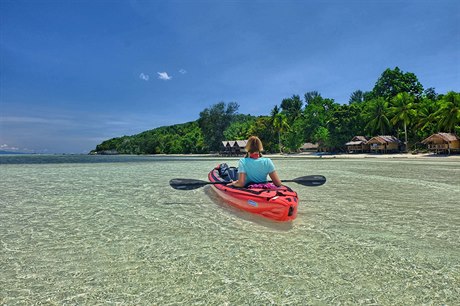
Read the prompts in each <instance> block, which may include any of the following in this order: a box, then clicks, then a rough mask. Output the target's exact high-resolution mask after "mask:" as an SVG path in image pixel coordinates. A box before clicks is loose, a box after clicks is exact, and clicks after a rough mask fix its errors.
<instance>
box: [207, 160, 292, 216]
mask: <svg viewBox="0 0 460 306" xmlns="http://www.w3.org/2000/svg"><path fill="white" fill-rule="evenodd" d="M237 173H238V170H237V169H236V168H235V167H228V166H227V165H226V164H221V165H218V166H217V167H216V168H214V169H212V170H211V172H209V174H208V179H209V181H210V182H231V181H232V180H236V179H237V177H238V176H237ZM212 187H213V188H214V190H215V191H216V192H217V194H218V195H219V196H220V197H222V198H223V199H224V200H225V201H226V202H228V203H229V204H230V205H232V206H234V207H237V208H239V209H241V210H244V211H247V212H250V213H253V214H257V215H260V216H262V217H265V218H268V219H271V220H275V221H282V222H286V221H292V220H294V219H295V218H296V216H297V205H298V202H299V199H298V196H297V193H296V192H295V191H293V190H292V189H291V188H289V187H287V186H282V187H278V188H276V189H262V188H239V187H233V186H228V185H226V184H213V185H212Z"/></svg>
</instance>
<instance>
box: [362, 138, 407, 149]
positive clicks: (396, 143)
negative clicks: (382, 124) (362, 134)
mask: <svg viewBox="0 0 460 306" xmlns="http://www.w3.org/2000/svg"><path fill="white" fill-rule="evenodd" d="M367 144H368V145H370V151H371V152H373V153H390V152H393V153H394V152H400V151H401V145H402V142H401V141H400V140H399V139H398V138H396V137H394V136H387V135H385V136H375V137H372V138H371V139H369V141H367Z"/></svg>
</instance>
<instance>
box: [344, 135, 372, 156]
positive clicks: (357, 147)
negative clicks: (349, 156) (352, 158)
mask: <svg viewBox="0 0 460 306" xmlns="http://www.w3.org/2000/svg"><path fill="white" fill-rule="evenodd" d="M368 140H369V139H367V138H366V137H364V136H355V137H353V139H352V140H350V141H349V142H347V143H346V144H345V146H346V147H347V151H348V153H366V152H369V151H370V145H369V144H368V143H367V141H368Z"/></svg>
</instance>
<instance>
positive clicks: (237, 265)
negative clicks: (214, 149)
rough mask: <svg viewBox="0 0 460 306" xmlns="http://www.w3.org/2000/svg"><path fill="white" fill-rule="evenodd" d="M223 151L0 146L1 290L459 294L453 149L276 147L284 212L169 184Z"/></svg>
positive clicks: (37, 298) (452, 299) (63, 298)
mask: <svg viewBox="0 0 460 306" xmlns="http://www.w3.org/2000/svg"><path fill="white" fill-rule="evenodd" d="M222 160H224V161H225V162H227V163H229V164H230V165H236V161H237V159H236V158H227V159H213V158H165V157H161V158H159V157H136V156H132V157H131V156H115V157H113V156H112V157H102V156H0V263H1V265H0V304H7V305H22V304H71V305H74V304H91V305H94V304H129V305H133V304H136V305H138V304H158V305H192V304H203V305H267V304H278V305H287V304H292V305H299V304H302V305H304V304H314V305H317V304H319V305H321V304H323V305H337V304H366V305H372V304H375V305H420V304H433V305H443V304H446V305H458V304H459V302H460V300H459V296H460V289H459V284H460V259H459V258H460V257H459V256H458V254H459V253H460V238H459V237H460V206H459V205H460V203H459V202H460V201H459V198H460V162H459V161H455V160H448V159H442V158H426V159H422V160H420V159H417V160H409V159H402V160H397V159H356V160H355V159H274V162H275V165H276V166H277V168H278V172H279V174H280V176H281V178H285V179H292V178H295V177H299V176H303V175H309V174H322V175H325V176H326V177H327V179H328V181H327V183H326V184H325V185H324V186H321V187H303V186H299V185H295V184H292V185H290V186H291V187H292V188H294V189H295V190H296V191H298V193H299V197H300V204H299V212H298V216H297V219H296V220H295V221H294V222H292V223H289V224H282V223H273V222H269V221H265V220H261V219H260V218H256V217H254V216H251V215H248V214H245V213H241V212H238V211H235V210H234V209H231V208H229V207H228V206H226V205H225V203H223V202H222V201H220V200H219V198H217V197H216V195H215V193H214V192H213V191H212V189H210V188H201V189H197V190H194V191H176V190H173V189H171V188H170V187H169V186H168V181H169V180H170V179H171V178H175V177H184V178H196V179H203V180H205V179H206V176H207V172H208V171H209V170H210V169H211V168H212V167H213V166H215V165H217V164H218V163H219V162H221V161H222Z"/></svg>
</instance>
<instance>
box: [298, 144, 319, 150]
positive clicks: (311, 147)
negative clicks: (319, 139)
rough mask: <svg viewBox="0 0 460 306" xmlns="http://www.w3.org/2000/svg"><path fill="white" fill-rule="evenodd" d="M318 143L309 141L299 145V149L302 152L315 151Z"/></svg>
mask: <svg viewBox="0 0 460 306" xmlns="http://www.w3.org/2000/svg"><path fill="white" fill-rule="evenodd" d="M318 147H319V146H318V144H317V143H311V142H306V143H304V144H303V145H302V146H301V147H300V151H302V152H308V151H309V152H317V151H318Z"/></svg>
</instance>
